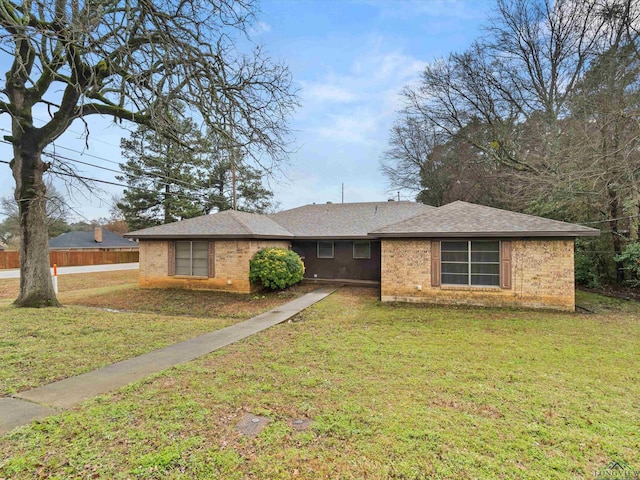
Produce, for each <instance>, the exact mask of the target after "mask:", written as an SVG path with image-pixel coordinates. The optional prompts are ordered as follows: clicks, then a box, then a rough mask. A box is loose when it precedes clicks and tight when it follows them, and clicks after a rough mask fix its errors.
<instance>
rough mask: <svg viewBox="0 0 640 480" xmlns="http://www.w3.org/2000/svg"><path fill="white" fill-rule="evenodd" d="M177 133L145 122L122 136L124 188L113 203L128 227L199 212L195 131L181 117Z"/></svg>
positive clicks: (169, 220)
mask: <svg viewBox="0 0 640 480" xmlns="http://www.w3.org/2000/svg"><path fill="white" fill-rule="evenodd" d="M180 127H181V128H180V131H178V132H176V137H177V138H180V140H178V139H177V138H176V139H175V140H174V139H170V138H167V137H164V136H162V135H160V134H158V133H156V132H154V131H152V130H150V129H149V128H147V127H145V126H140V127H138V129H137V130H135V131H134V132H133V133H132V134H131V136H130V137H129V138H123V139H122V140H121V143H120V145H121V148H122V154H123V156H124V157H125V158H127V162H126V163H123V164H121V165H120V169H121V170H122V172H123V175H121V176H119V177H117V178H118V180H121V181H125V182H126V183H127V185H128V188H127V189H126V190H125V191H124V195H123V197H122V199H121V200H120V201H119V202H118V203H117V207H118V209H119V210H120V211H121V212H122V214H123V215H124V218H125V220H126V221H127V224H128V226H129V228H130V229H131V230H138V229H141V228H147V227H151V226H154V225H160V224H163V223H169V222H175V221H177V220H183V219H185V218H191V217H195V216H197V215H200V214H201V208H200V204H199V203H200V202H199V201H198V195H199V193H198V188H199V185H198V183H197V181H196V175H197V172H196V166H197V164H198V162H199V159H198V152H197V150H194V149H192V148H190V145H192V144H195V145H197V139H198V136H199V135H198V132H197V130H196V128H195V125H194V123H193V122H192V121H190V120H184V121H181V122H180Z"/></svg>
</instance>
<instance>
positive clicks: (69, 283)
mask: <svg viewBox="0 0 640 480" xmlns="http://www.w3.org/2000/svg"><path fill="white" fill-rule="evenodd" d="M116 273H119V274H118V275H116ZM136 278H137V272H135V276H133V275H131V274H130V272H129V271H123V272H100V273H86V274H77V275H63V276H61V277H60V294H59V296H58V297H59V299H60V301H61V302H62V303H63V304H64V305H65V306H64V307H63V308H45V309H23V308H15V307H13V306H11V305H9V302H8V301H7V302H5V303H4V305H0V396H2V395H8V394H13V393H16V392H20V391H23V390H27V389H29V388H33V387H37V386H41V385H45V384H47V383H51V382H53V381H55V380H60V379H62V378H66V377H69V376H72V375H78V374H80V373H84V372H87V371H90V370H95V369H97V368H100V367H102V366H105V365H109V364H111V363H115V362H118V361H120V360H125V359H127V358H131V357H134V356H136V355H141V354H143V353H147V352H150V351H152V350H155V349H158V348H162V347H165V346H167V345H171V344H173V343H177V342H180V341H182V340H186V339H189V338H193V337H195V336H197V335H199V334H202V333H206V332H211V331H214V330H218V329H220V328H223V327H226V326H228V325H231V324H233V323H237V322H238V321H242V320H245V319H248V318H251V317H252V316H255V315H258V314H260V313H262V312H265V311H267V310H270V309H272V308H275V307H277V306H278V305H281V304H283V303H285V302H287V301H290V300H292V299H293V298H295V297H297V296H300V295H302V294H303V293H304V292H306V291H308V290H309V289H313V288H317V287H313V286H311V287H308V286H304V287H296V288H292V289H289V290H287V291H285V292H281V293H276V292H265V293H260V294H255V295H237V294H225V293H216V292H197V291H186V290H142V289H140V288H138V286H137V283H131V282H132V281H134V282H135V281H136ZM14 280H15V282H14ZM63 280H64V282H63ZM16 282H17V279H10V280H0V292H4V293H5V295H11V297H12V298H15V297H16V296H17V294H18V293H17V288H18V284H17V283H16ZM14 283H15V285H14ZM96 285H107V286H101V287H97V288H96ZM0 478H1V476H0Z"/></svg>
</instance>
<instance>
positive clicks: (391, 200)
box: [387, 198, 395, 202]
mask: <svg viewBox="0 0 640 480" xmlns="http://www.w3.org/2000/svg"><path fill="white" fill-rule="evenodd" d="M387 202H395V200H394V199H393V198H390V199H389V200H387Z"/></svg>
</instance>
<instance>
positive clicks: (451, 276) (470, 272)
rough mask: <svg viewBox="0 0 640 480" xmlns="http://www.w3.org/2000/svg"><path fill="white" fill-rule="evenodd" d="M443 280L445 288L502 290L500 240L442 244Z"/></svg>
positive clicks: (441, 278)
mask: <svg viewBox="0 0 640 480" xmlns="http://www.w3.org/2000/svg"><path fill="white" fill-rule="evenodd" d="M440 281H441V283H442V285H473V286H479V287H499V286H500V241H498V240H451V241H449V240H447V241H445V240H443V241H441V242H440Z"/></svg>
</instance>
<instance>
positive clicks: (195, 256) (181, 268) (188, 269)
mask: <svg viewBox="0 0 640 480" xmlns="http://www.w3.org/2000/svg"><path fill="white" fill-rule="evenodd" d="M208 256H209V242H176V264H175V265H176V275H189V276H193V277H207V276H208V275H209V258H208Z"/></svg>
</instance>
